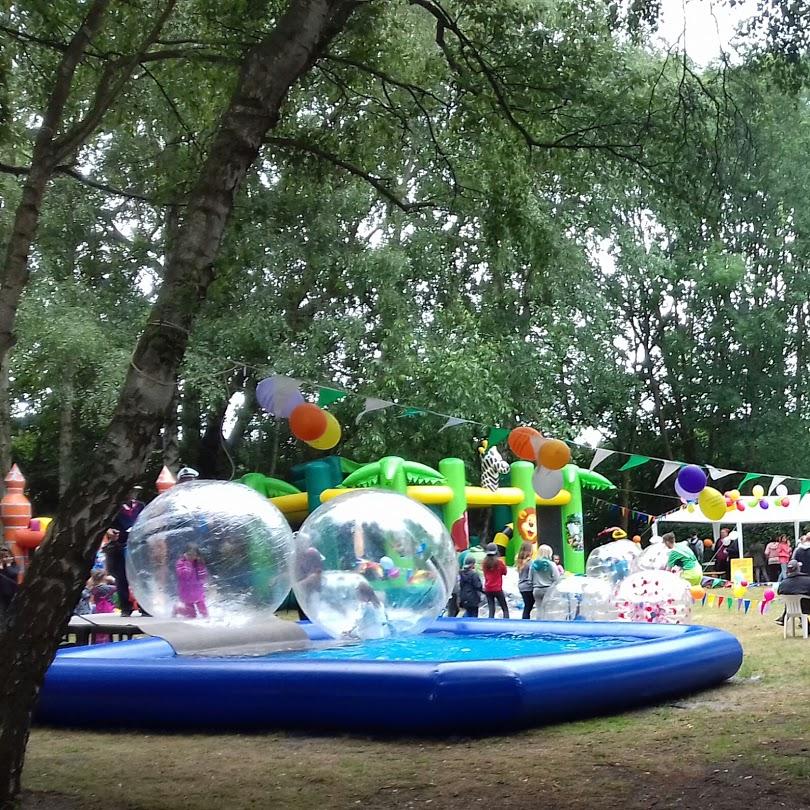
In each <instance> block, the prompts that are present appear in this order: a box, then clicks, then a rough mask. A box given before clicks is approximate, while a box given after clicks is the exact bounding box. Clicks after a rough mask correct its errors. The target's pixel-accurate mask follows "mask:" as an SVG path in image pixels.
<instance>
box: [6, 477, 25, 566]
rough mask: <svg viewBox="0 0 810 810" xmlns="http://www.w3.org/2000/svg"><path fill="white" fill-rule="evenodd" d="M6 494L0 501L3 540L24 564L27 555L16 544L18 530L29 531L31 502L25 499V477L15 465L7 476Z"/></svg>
mask: <svg viewBox="0 0 810 810" xmlns="http://www.w3.org/2000/svg"><path fill="white" fill-rule="evenodd" d="M5 480H6V494H5V495H3V499H2V500H1V501H0V517H2V519H3V539H4V540H5V541H6V543H8V544H10V546H11V551H12V552H13V554H14V556H15V557H16V558H17V561H18V562H20V563H22V562H24V561H25V559H26V557H27V555H26V553H25V551H24V550H23V549H21V548H20V547H19V546H18V545H17V543H16V542H15V539H16V534H17V530H18V529H27V528H28V524H29V523H30V522H31V501H29V500H28V498H26V497H25V476H24V475H23V474H22V473H21V472H20V468H19V467H18V466H17V465H16V464H15V465H14V466H13V467H12V468H11V469H10V470H9V472H8V475H7V476H6V479H5Z"/></svg>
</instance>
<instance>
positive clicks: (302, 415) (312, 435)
mask: <svg viewBox="0 0 810 810" xmlns="http://www.w3.org/2000/svg"><path fill="white" fill-rule="evenodd" d="M326 425H327V421H326V412H325V411H323V410H321V409H320V408H319V407H318V406H317V405H313V404H312V403H311V402H302V403H301V404H300V405H296V406H295V408H293V411H292V413H291V414H290V433H292V435H293V436H295V438H296V439H300V440H301V441H302V442H312V441H315V440H316V439H318V438H320V437H321V436H323V434H324V432H325V431H326Z"/></svg>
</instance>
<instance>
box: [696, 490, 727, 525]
mask: <svg viewBox="0 0 810 810" xmlns="http://www.w3.org/2000/svg"><path fill="white" fill-rule="evenodd" d="M698 506H700V510H701V512H703V514H704V515H706V517H707V518H709V520H720V519H721V518H722V517H723V516H724V515H725V514H726V499H725V498H724V497H723V493H722V492H718V491H717V490H716V489H715V488H714V487H704V488H703V490H702V491H701V493H700V495H698Z"/></svg>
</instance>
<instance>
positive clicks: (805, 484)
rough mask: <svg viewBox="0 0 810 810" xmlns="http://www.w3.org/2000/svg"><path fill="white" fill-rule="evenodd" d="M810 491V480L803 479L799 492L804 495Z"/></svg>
mask: <svg viewBox="0 0 810 810" xmlns="http://www.w3.org/2000/svg"><path fill="white" fill-rule="evenodd" d="M808 492H810V481H808V480H806V479H805V480H803V481H802V483H801V486H800V487H799V494H800V495H801V496H802V497H804V496H805V495H807V493H808Z"/></svg>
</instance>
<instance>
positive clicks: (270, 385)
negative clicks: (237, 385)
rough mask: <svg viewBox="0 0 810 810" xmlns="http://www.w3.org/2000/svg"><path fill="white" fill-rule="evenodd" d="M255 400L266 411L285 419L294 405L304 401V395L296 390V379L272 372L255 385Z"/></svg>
mask: <svg viewBox="0 0 810 810" xmlns="http://www.w3.org/2000/svg"><path fill="white" fill-rule="evenodd" d="M256 401H257V402H258V403H259V405H261V407H262V408H263V409H264V410H265V411H267V412H268V413H272V414H274V415H275V416H279V417H281V418H282V419H287V418H289V416H290V414H291V413H292V411H293V409H294V408H295V407H296V405H300V404H301V403H302V402H303V401H304V397H303V396H302V394H301V392H300V391H299V390H298V381H297V380H294V379H293V378H292V377H284V376H283V375H281V374H274V375H273V376H272V377H267V378H265V379H264V380H262V381H261V382H260V383H259V384H258V385H257V386H256Z"/></svg>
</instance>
